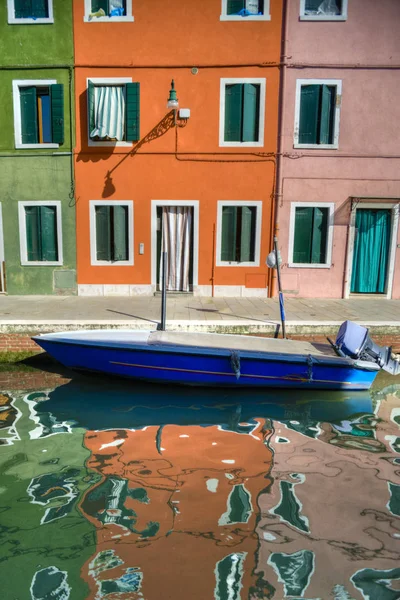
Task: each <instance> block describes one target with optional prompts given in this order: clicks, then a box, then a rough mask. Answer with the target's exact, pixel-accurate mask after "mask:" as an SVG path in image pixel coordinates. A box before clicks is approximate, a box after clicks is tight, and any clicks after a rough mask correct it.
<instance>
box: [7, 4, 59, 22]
mask: <svg viewBox="0 0 400 600" xmlns="http://www.w3.org/2000/svg"><path fill="white" fill-rule="evenodd" d="M50 2H51V0H11V4H12V9H13V10H12V12H13V15H11V16H12V17H14V19H32V20H33V21H34V20H36V19H48V18H49V16H50V8H52V5H51V4H50Z"/></svg>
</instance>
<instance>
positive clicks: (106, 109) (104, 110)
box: [90, 85, 125, 142]
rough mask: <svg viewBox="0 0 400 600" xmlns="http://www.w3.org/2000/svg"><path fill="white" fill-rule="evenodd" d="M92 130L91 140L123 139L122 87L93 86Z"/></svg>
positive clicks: (123, 99)
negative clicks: (93, 112)
mask: <svg viewBox="0 0 400 600" xmlns="http://www.w3.org/2000/svg"><path fill="white" fill-rule="evenodd" d="M94 111H95V114H94V129H93V131H91V132H90V137H91V138H96V137H98V138H100V139H102V140H107V139H108V140H117V141H119V142H120V141H122V140H123V139H124V137H125V96H124V89H123V87H122V86H113V85H105V86H95V88H94Z"/></svg>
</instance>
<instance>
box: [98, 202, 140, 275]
mask: <svg viewBox="0 0 400 600" xmlns="http://www.w3.org/2000/svg"><path fill="white" fill-rule="evenodd" d="M90 248H91V263H92V265H116V266H119V265H122V266H124V265H133V202H132V201H130V200H125V201H119V200H115V201H110V202H105V201H101V200H99V201H97V200H92V201H91V202H90Z"/></svg>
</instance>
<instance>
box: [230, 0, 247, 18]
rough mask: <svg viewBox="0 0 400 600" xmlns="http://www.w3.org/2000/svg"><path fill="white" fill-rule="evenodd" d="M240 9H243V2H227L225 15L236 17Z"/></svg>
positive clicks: (241, 0) (236, 0) (239, 0)
mask: <svg viewBox="0 0 400 600" xmlns="http://www.w3.org/2000/svg"><path fill="white" fill-rule="evenodd" d="M242 8H244V0H228V1H227V9H226V14H227V15H236V14H237V13H238V12H239V11H240V10H242Z"/></svg>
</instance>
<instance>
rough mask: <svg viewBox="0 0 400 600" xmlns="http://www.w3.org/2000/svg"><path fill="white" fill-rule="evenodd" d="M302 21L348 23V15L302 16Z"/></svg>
mask: <svg viewBox="0 0 400 600" xmlns="http://www.w3.org/2000/svg"><path fill="white" fill-rule="evenodd" d="M300 21H347V15H332V16H329V15H300Z"/></svg>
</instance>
